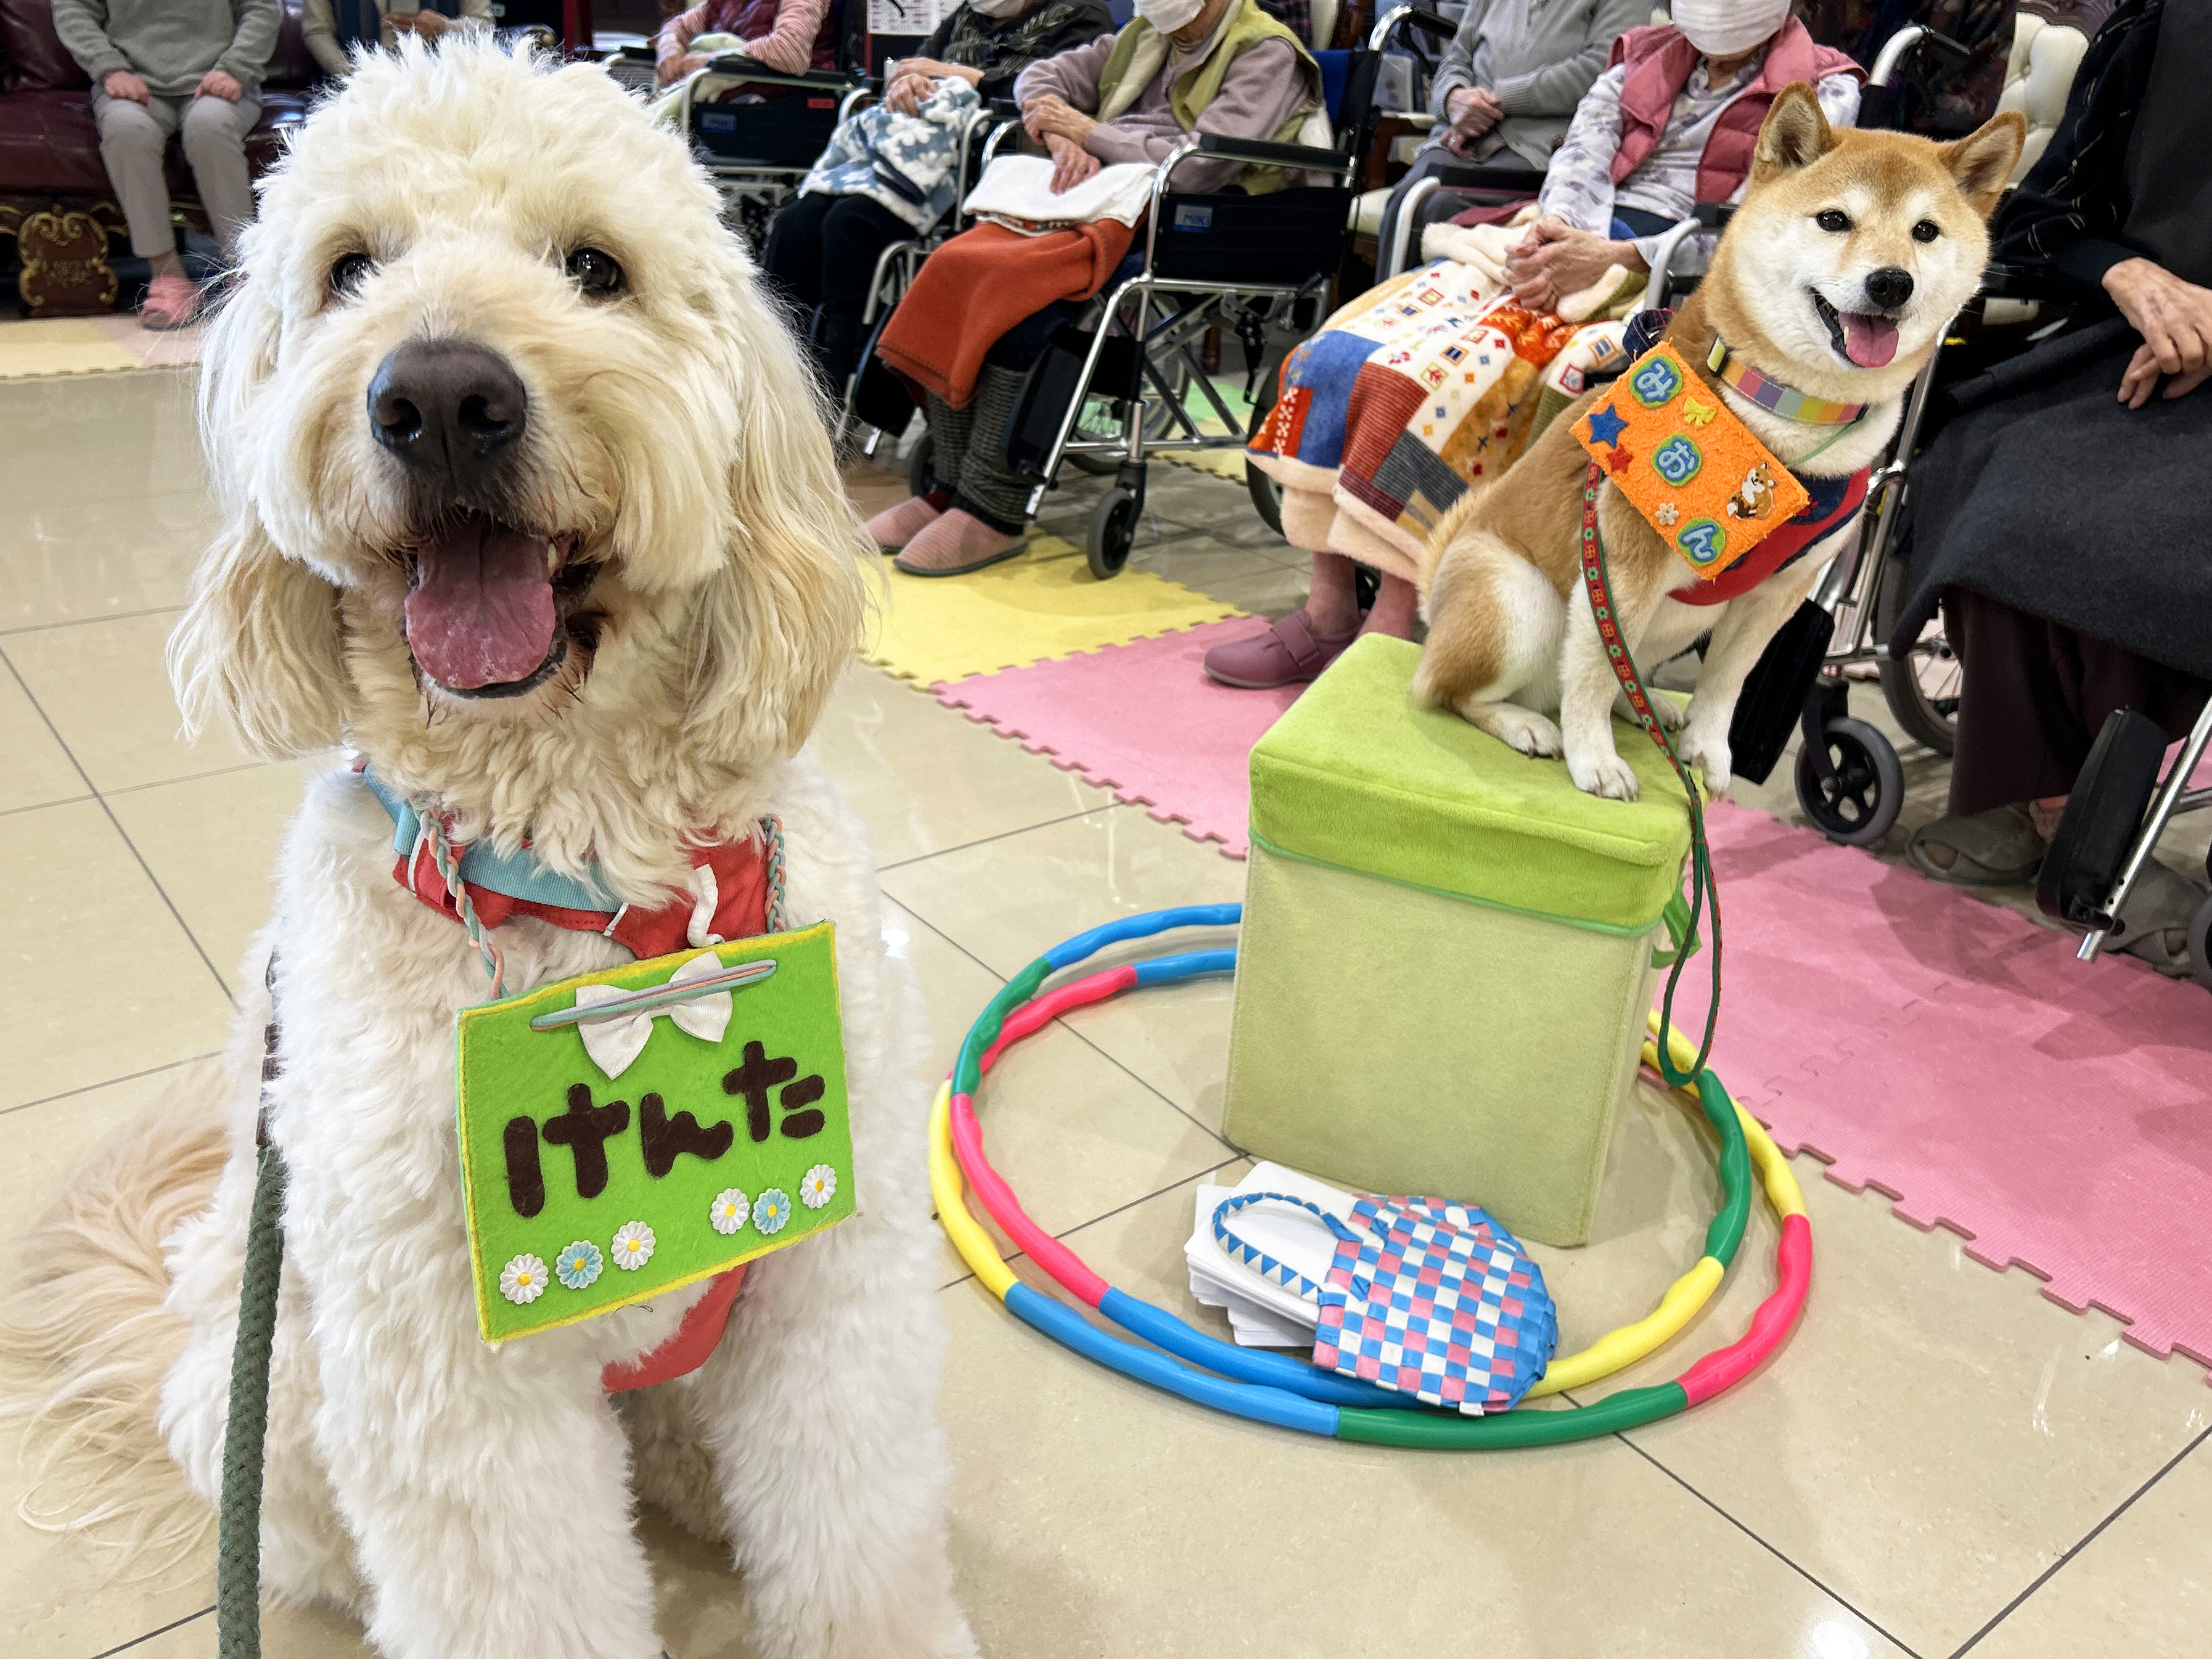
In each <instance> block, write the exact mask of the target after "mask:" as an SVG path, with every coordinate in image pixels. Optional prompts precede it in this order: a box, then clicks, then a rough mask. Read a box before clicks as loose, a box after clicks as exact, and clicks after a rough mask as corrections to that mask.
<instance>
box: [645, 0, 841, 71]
mask: <svg viewBox="0 0 2212 1659" xmlns="http://www.w3.org/2000/svg"><path fill="white" fill-rule="evenodd" d="M702 34H730V35H735V36H736V37H737V39H738V41H739V42H740V43H741V44H742V50H743V51H744V55H745V56H746V57H748V58H751V59H752V60H753V62H755V63H756V64H759V65H761V67H762V68H763V69H772V70H775V71H776V72H777V73H778V74H781V75H799V74H803V73H805V71H806V70H833V69H836V67H837V20H836V17H835V16H834V15H832V14H831V12H830V9H829V0H699V3H698V4H697V5H696V6H694V7H692V8H691V9H690V10H689V11H681V12H678V13H677V14H676V15H675V16H673V17H671V18H670V19H669V20H668V21H666V22H665V23H663V24H662V25H661V26H660V33H659V34H657V35H655V36H654V37H653V58H654V59H655V63H656V72H657V73H658V74H659V77H660V84H661V85H662V86H664V87H665V86H667V85H669V84H671V82H677V81H680V80H682V79H683V78H684V76H687V75H689V74H690V73H691V71H692V70H699V69H704V68H706V67H707V64H708V62H709V59H708V55H707V54H706V53H704V52H694V51H692V50H691V42H692V41H693V40H696V39H697V38H698V37H699V36H700V35H702Z"/></svg>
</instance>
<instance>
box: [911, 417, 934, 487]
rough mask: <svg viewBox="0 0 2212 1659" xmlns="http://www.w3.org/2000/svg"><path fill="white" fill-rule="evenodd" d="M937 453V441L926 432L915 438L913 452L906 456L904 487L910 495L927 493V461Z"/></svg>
mask: <svg viewBox="0 0 2212 1659" xmlns="http://www.w3.org/2000/svg"><path fill="white" fill-rule="evenodd" d="M936 453H937V441H936V440H935V439H934V438H933V437H931V436H930V435H929V434H927V432H925V433H923V434H922V435H921V437H919V438H917V439H916V440H915V445H914V453H912V454H911V455H908V457H907V458H906V488H907V493H908V495H927V494H929V463H930V460H931V459H932V458H933V457H934V456H935V455H936Z"/></svg>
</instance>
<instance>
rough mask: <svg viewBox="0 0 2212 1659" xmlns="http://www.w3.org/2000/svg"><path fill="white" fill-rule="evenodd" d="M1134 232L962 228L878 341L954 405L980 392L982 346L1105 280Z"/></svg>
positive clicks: (1105, 226) (900, 367) (882, 351)
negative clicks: (1027, 233) (1030, 233)
mask: <svg viewBox="0 0 2212 1659" xmlns="http://www.w3.org/2000/svg"><path fill="white" fill-rule="evenodd" d="M1135 234H1136V233H1135V232H1134V231H1133V230H1132V229H1131V228H1129V227H1128V226H1127V225H1125V224H1122V223H1121V222H1119V221H1117V220H1113V219H1101V220H1098V221H1097V222H1094V223H1091V224H1087V225H1077V226H1075V227H1073V228H1071V229H1068V230H1048V231H1046V232H1045V233H1044V234H1042V235H1039V236H1024V235H1023V234H1021V233H1020V232H1018V231H1013V230H1008V229H1007V228H1006V227H1005V226H1004V225H988V224H986V225H978V226H976V227H975V228H974V229H973V230H966V231H963V232H962V233H961V234H959V235H957V236H955V237H954V238H953V239H952V240H951V241H949V242H947V243H945V246H942V247H940V248H939V249H938V250H937V252H934V253H933V254H931V255H930V256H929V258H928V259H927V261H925V262H924V263H923V264H922V267H921V275H920V276H916V277H915V279H914V286H913V287H912V288H910V289H908V290H907V291H906V297H905V298H904V299H902V300H901V301H899V306H898V309H897V311H896V312H894V313H892V315H891V319H890V322H889V323H888V324H886V325H884V333H883V338H882V339H880V340H878V342H877V343H876V351H877V354H878V356H881V357H882V358H883V360H884V362H886V363H888V364H890V366H891V368H895V369H896V370H897V371H898V372H899V373H900V374H903V375H905V376H906V377H907V379H908V380H912V381H914V382H915V384H916V385H918V386H921V387H923V388H924V389H925V390H927V391H930V392H935V393H936V394H937V395H938V396H939V397H940V398H944V399H945V402H947V403H949V404H951V405H952V406H953V407H954V408H955V409H965V408H966V407H967V406H968V402H969V399H970V398H973V397H974V396H975V377H976V375H977V374H981V372H982V368H983V355H984V354H985V353H986V352H987V351H989V350H990V349H991V348H992V347H993V346H994V345H996V344H997V343H999V340H1000V337H1001V336H1003V335H1004V334H1005V333H1006V331H1007V330H1009V329H1011V328H1012V327H1013V326H1014V325H1015V324H1017V323H1018V322H1020V321H1022V319H1024V318H1027V317H1034V316H1035V315H1036V313H1038V312H1040V311H1042V310H1043V309H1044V308H1045V307H1047V306H1048V305H1050V304H1051V303H1052V302H1053V301H1055V300H1087V299H1089V298H1090V297H1091V295H1094V294H1096V293H1097V292H1098V290H1099V289H1102V288H1103V287H1104V286H1105V285H1106V279H1107V278H1108V277H1109V276H1112V275H1113V274H1114V267H1115V266H1116V265H1118V264H1121V259H1122V256H1123V255H1125V254H1126V253H1127V252H1128V251H1129V243H1130V240H1131V239H1132V238H1133V236H1134V235H1135Z"/></svg>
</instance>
